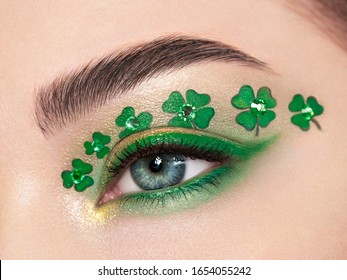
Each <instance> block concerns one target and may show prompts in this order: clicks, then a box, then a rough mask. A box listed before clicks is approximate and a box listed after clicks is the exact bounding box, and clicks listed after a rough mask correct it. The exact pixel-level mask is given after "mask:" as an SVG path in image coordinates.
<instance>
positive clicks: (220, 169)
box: [99, 128, 276, 215]
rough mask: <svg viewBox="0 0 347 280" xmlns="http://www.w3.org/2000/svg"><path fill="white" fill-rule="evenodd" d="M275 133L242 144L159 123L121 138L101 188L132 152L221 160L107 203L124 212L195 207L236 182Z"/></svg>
mask: <svg viewBox="0 0 347 280" xmlns="http://www.w3.org/2000/svg"><path fill="white" fill-rule="evenodd" d="M275 138H276V137H271V138H268V139H263V140H258V141H252V142H249V143H246V144H240V143H237V142H234V141H231V140H229V139H226V138H224V137H220V136H217V135H211V134H209V133H206V132H202V131H197V130H195V129H184V128H180V129H175V130H170V129H169V130H168V128H157V129H154V130H153V131H146V132H143V133H138V135H137V134H134V135H133V139H124V140H123V141H120V142H119V144H117V145H116V147H115V148H114V149H113V150H112V151H111V152H110V154H109V158H108V160H107V164H106V165H105V167H104V170H106V171H105V172H103V173H104V176H103V178H102V180H101V181H102V184H101V185H102V186H103V187H102V188H101V189H100V190H99V191H100V193H102V192H105V190H106V189H107V185H108V184H109V183H110V182H111V181H112V182H113V180H114V178H117V177H118V176H119V175H121V174H122V172H123V170H124V169H125V168H127V166H128V165H129V164H131V159H132V158H134V157H135V159H136V158H142V157H146V156H148V155H150V154H157V153H163V154H170V153H180V154H183V155H184V156H187V157H192V156H193V157H196V158H201V159H205V160H208V161H216V162H217V163H218V164H216V167H215V168H214V169H213V170H210V171H208V172H204V174H200V175H199V176H197V177H194V178H192V179H189V180H187V181H185V182H182V183H180V184H179V185H175V186H170V187H167V188H162V189H159V190H153V191H143V192H138V193H130V194H124V195H122V196H121V197H119V198H118V199H116V200H115V201H110V202H107V203H106V205H104V206H103V207H113V204H117V205H120V209H121V211H124V212H125V213H132V214H143V215H157V214H169V213H172V212H176V211H180V210H183V209H187V208H191V207H195V206H197V205H199V204H200V203H202V202H204V201H207V200H209V199H210V198H212V197H214V196H215V195H217V194H219V193H220V192H221V191H222V190H224V189H226V188H227V187H228V186H231V185H234V184H235V182H236V181H237V179H239V178H241V177H242V175H243V174H244V171H245V168H244V164H245V163H246V162H247V161H248V160H249V159H251V158H253V157H254V156H255V155H256V154H258V153H260V152H262V151H264V150H265V149H266V148H267V147H268V146H269V145H270V144H271V143H273V142H274V141H275ZM129 158H130V161H129Z"/></svg>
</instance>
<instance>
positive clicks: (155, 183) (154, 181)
mask: <svg viewBox="0 0 347 280" xmlns="http://www.w3.org/2000/svg"><path fill="white" fill-rule="evenodd" d="M130 171H131V176H132V177H133V179H134V181H135V182H136V184H137V185H138V186H139V187H140V188H142V189H144V190H156V189H162V188H165V187H169V186H173V185H177V184H178V183H180V182H181V181H182V180H183V177H184V174H185V172H186V162H185V157H184V156H182V155H175V154H162V155H153V156H148V157H145V158H141V159H139V160H137V161H135V162H134V163H133V164H132V165H131V166H130Z"/></svg>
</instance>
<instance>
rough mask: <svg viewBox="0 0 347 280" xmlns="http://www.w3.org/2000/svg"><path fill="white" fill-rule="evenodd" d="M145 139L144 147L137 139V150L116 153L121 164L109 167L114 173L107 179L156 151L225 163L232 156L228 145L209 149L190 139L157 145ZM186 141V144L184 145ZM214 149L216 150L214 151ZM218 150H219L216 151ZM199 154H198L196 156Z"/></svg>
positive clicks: (162, 141)
mask: <svg viewBox="0 0 347 280" xmlns="http://www.w3.org/2000/svg"><path fill="white" fill-rule="evenodd" d="M142 141H144V147H140V142H139V140H137V141H135V142H134V143H135V144H136V150H135V151H133V152H129V151H127V150H126V149H125V150H122V151H121V152H120V154H119V155H117V154H115V157H116V158H117V159H118V160H119V161H120V163H119V164H117V165H116V164H112V165H111V166H110V167H107V170H108V172H109V173H110V174H112V175H111V176H110V177H109V179H108V180H107V181H109V180H110V179H112V178H114V177H117V176H118V175H119V174H120V173H121V171H122V170H123V169H125V168H126V167H127V166H128V165H129V164H131V163H132V162H134V161H136V160H137V159H140V158H143V157H146V156H149V155H152V154H156V153H159V152H160V153H167V154H171V153H180V154H182V155H183V156H185V157H189V158H192V159H196V158H200V159H204V160H207V161H217V162H220V163H223V162H225V161H227V160H229V159H230V158H231V156H230V155H227V153H225V151H226V149H227V146H225V147H224V148H222V149H220V147H213V145H210V147H208V149H201V145H199V144H198V141H197V140H195V141H189V142H188V143H187V142H184V139H183V138H182V139H180V143H175V144H172V143H167V139H162V140H161V143H159V142H158V141H157V143H156V144H155V145H153V144H151V143H150V141H147V142H146V139H142ZM183 142H184V145H183ZM213 150H214V151H213ZM216 150H218V152H216ZM194 155H197V156H194Z"/></svg>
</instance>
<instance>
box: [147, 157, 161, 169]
mask: <svg viewBox="0 0 347 280" xmlns="http://www.w3.org/2000/svg"><path fill="white" fill-rule="evenodd" d="M149 169H150V170H151V171H152V172H156V173H157V172H160V171H161V170H162V169H163V159H162V158H161V157H159V156H157V157H156V158H154V159H152V160H151V161H150V163H149Z"/></svg>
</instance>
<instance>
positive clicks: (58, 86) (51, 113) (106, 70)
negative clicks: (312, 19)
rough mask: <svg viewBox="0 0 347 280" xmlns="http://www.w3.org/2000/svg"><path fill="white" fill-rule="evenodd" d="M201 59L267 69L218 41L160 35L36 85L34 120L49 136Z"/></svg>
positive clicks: (267, 68)
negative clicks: (144, 84) (153, 79)
mask: <svg viewBox="0 0 347 280" xmlns="http://www.w3.org/2000/svg"><path fill="white" fill-rule="evenodd" d="M159 58H160V59H159ZM202 61H222V62H237V63H242V64H244V65H247V66H251V67H254V68H258V69H261V70H270V69H269V67H268V66H267V65H266V63H264V62H262V61H260V60H259V59H256V58H254V57H252V56H250V55H248V54H246V53H244V52H242V51H240V50H238V49H236V48H234V47H231V46H229V45H226V44H224V43H221V42H218V41H212V40H207V39H201V38H194V37H184V36H181V37H176V36H168V37H163V38H159V39H157V40H154V41H151V42H147V43H144V44H140V45H137V46H134V47H132V48H129V49H127V50H125V51H123V52H120V53H119V54H111V55H108V56H105V57H104V58H102V59H100V60H99V61H97V62H96V63H89V64H88V65H87V66H85V67H83V68H82V69H80V70H78V71H74V72H72V73H70V74H68V75H65V76H62V77H59V78H57V79H55V80H54V81H53V82H52V83H51V84H49V85H46V86H43V87H41V88H40V89H39V90H38V92H37V97H36V101H35V117H36V122H37V125H38V127H39V128H40V129H41V131H42V132H43V133H44V134H45V135H46V136H47V135H50V134H52V133H53V132H54V131H55V130H61V129H62V128H63V127H64V126H65V125H67V124H68V123H69V122H71V121H76V120H77V119H78V118H79V117H80V116H82V115H85V114H86V113H87V112H88V111H89V110H90V109H93V108H95V107H100V106H102V105H103V104H104V103H105V102H107V101H108V100H110V99H112V98H114V97H116V96H117V95H119V94H120V93H125V92H127V91H128V90H129V89H132V88H134V87H135V86H136V85H138V84H139V83H141V82H142V81H144V80H146V79H148V78H151V77H153V76H155V75H157V74H158V73H162V72H165V71H168V70H170V69H172V68H176V69H180V68H182V67H185V66H188V65H191V64H193V63H197V62H202ZM141 69H142V70H141ZM125 73H126V75H125Z"/></svg>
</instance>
